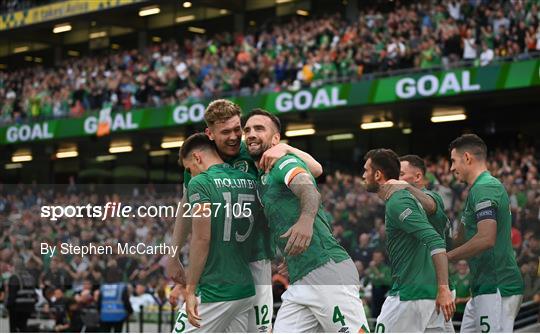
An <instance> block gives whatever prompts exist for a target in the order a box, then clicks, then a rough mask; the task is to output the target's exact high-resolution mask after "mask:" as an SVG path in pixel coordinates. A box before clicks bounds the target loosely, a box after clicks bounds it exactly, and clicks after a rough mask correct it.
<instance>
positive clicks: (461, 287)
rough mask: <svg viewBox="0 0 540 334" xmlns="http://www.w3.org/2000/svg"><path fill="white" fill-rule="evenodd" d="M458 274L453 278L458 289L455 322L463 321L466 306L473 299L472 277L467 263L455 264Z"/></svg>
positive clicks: (463, 261)
mask: <svg viewBox="0 0 540 334" xmlns="http://www.w3.org/2000/svg"><path fill="white" fill-rule="evenodd" d="M455 267H456V273H455V274H453V275H452V276H451V279H452V280H453V282H454V284H455V288H456V300H455V301H456V313H454V318H453V320H456V321H461V320H462V319H463V313H464V312H465V305H467V302H468V301H469V300H470V299H471V275H470V273H469V265H468V264H467V261H465V260H461V261H459V262H458V263H456V264H455Z"/></svg>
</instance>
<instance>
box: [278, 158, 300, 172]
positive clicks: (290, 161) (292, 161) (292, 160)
mask: <svg viewBox="0 0 540 334" xmlns="http://www.w3.org/2000/svg"><path fill="white" fill-rule="evenodd" d="M294 162H297V161H296V159H295V158H290V159H287V160H285V161H283V162H282V163H280V164H279V167H278V169H279V170H282V169H283V168H284V167H285V166H287V165H288V164H290V163H294Z"/></svg>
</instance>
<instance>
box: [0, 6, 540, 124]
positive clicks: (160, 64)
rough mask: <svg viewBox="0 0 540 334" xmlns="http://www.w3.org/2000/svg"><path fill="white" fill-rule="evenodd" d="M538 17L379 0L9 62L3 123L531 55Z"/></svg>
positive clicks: (2, 86) (530, 10) (529, 10)
mask: <svg viewBox="0 0 540 334" xmlns="http://www.w3.org/2000/svg"><path fill="white" fill-rule="evenodd" d="M10 3H14V4H17V3H18V1H7V2H2V4H3V5H4V6H7V7H6V9H4V10H9V8H10V7H9V6H10ZM0 10H1V9H0ZM539 20H540V11H539V2H538V1H537V0H527V1H487V0H442V1H433V2H427V3H426V2H404V4H402V5H397V6H395V7H393V8H392V10H390V11H388V10H385V9H384V8H381V6H380V3H377V2H376V4H375V5H373V6H369V5H367V6H366V7H363V8H362V10H361V12H360V15H359V17H358V19H357V20H354V21H347V20H345V19H344V18H342V17H341V16H340V15H339V14H336V15H331V16H325V17H312V18H311V17H310V18H293V19H291V20H290V21H288V22H279V23H276V22H272V21H271V20H269V21H268V22H267V23H266V24H262V25H261V26H260V27H257V28H255V27H253V28H252V29H249V30H248V31H246V32H245V33H231V32H223V33H220V34H217V35H215V36H197V37H194V38H191V39H184V40H182V41H177V40H170V41H165V42H162V43H156V44H153V45H151V46H149V47H147V48H146V49H145V50H143V51H138V50H117V51H114V50H113V51H106V52H105V53H102V54H99V53H96V54H95V55H93V56H87V57H82V58H72V59H67V60H64V61H63V62H62V63H61V64H59V66H55V67H53V68H44V67H41V66H35V67H27V68H22V69H19V70H14V71H10V72H5V71H0V108H1V109H0V124H2V123H4V124H8V123H13V122H16V123H20V122H24V121H25V120H28V119H42V118H50V117H66V116H73V117H77V116H80V115H82V114H84V113H85V112H87V111H90V110H99V109H100V108H102V107H104V106H112V107H113V109H114V110H131V109H133V108H138V107H142V106H151V107H155V106H162V105H169V104H175V103H180V102H182V103H184V102H186V101H190V100H192V99H204V98H210V97H214V96H218V95H251V94H259V93H269V92H275V91H281V90H298V89H300V88H305V87H316V86H318V85H321V84H323V83H327V82H336V81H347V82H350V81H354V80H360V79H365V78H367V79H369V78H372V77H373V76H375V75H386V74H389V73H393V74H396V71H399V70H401V69H411V68H417V69H434V68H435V69H436V68H444V69H447V68H452V67H453V66H456V65H458V64H459V65H463V63H464V62H465V63H466V64H467V65H470V66H486V65H489V64H490V63H492V62H496V61H499V60H502V59H505V60H519V59H527V58H528V57H531V56H532V55H536V54H538V53H539V52H540V26H539V24H538V23H539Z"/></svg>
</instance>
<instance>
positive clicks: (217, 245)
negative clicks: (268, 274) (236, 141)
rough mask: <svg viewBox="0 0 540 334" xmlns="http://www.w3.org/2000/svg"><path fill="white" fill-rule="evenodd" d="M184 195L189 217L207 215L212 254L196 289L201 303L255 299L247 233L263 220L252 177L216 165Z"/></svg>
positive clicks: (192, 181)
mask: <svg viewBox="0 0 540 334" xmlns="http://www.w3.org/2000/svg"><path fill="white" fill-rule="evenodd" d="M187 194H188V200H189V203H190V204H191V205H192V211H191V215H192V216H194V215H197V214H198V215H202V214H208V213H207V212H208V211H206V212H205V210H207V209H206V208H207V207H208V208H210V210H211V237H210V250H209V253H208V258H207V260H206V265H205V266H204V270H203V273H202V275H201V278H200V281H199V286H198V292H199V293H200V295H201V300H202V302H203V303H210V302H220V301H229V300H237V299H241V298H246V297H250V296H253V295H255V286H254V283H253V277H252V274H251V271H250V268H249V259H250V257H251V252H252V249H253V244H252V243H253V238H252V236H251V233H252V232H253V230H254V229H255V224H257V223H260V222H261V220H260V219H259V218H260V216H261V215H262V209H261V207H260V205H259V203H258V200H257V184H256V178H254V177H253V176H251V175H249V174H247V173H244V172H242V171H239V170H236V169H234V168H232V167H231V166H230V165H228V164H217V165H213V166H211V167H210V168H208V170H207V171H205V172H203V173H201V174H199V175H197V176H195V177H194V178H192V179H191V181H190V182H189V185H188V188H187ZM249 211H251V214H249Z"/></svg>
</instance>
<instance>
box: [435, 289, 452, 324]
mask: <svg viewBox="0 0 540 334" xmlns="http://www.w3.org/2000/svg"><path fill="white" fill-rule="evenodd" d="M435 307H436V309H437V314H439V312H440V311H441V310H442V312H443V314H444V320H445V321H450V319H452V316H453V315H454V312H455V311H456V304H455V303H454V297H453V296H452V293H451V292H450V289H449V288H448V285H441V286H439V291H438V292H437V300H436V302H435Z"/></svg>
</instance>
